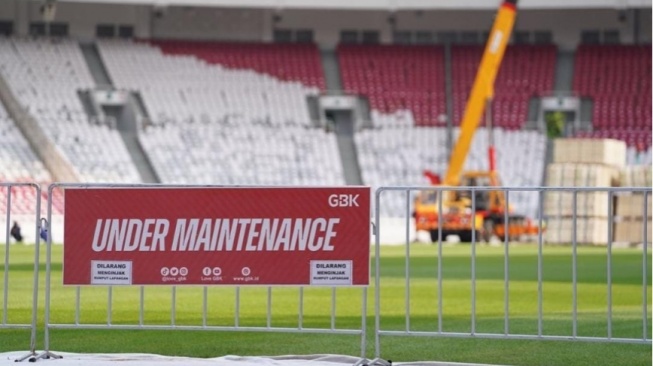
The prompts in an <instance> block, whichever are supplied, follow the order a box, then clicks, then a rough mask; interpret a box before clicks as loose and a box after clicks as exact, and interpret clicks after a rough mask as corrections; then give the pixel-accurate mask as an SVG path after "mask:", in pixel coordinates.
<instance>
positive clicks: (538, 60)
mask: <svg viewBox="0 0 653 366" xmlns="http://www.w3.org/2000/svg"><path fill="white" fill-rule="evenodd" d="M451 53H452V73H453V105H454V110H453V119H454V123H455V124H458V123H460V120H461V119H462V115H463V112H464V110H465V105H466V103H467V98H468V97H469V92H470V90H471V89H472V84H473V83H474V78H475V77H476V72H477V70H478V65H479V63H480V62H481V56H482V55H483V47H482V46H462V45H459V46H453V47H452V50H451ZM555 62H556V47H555V46H553V45H509V46H508V48H507V49H506V53H505V55H504V58H503V61H502V64H501V68H500V70H499V74H498V75H497V80H496V84H495V87H494V89H495V90H494V100H493V102H492V118H493V119H492V120H493V123H494V125H495V126H498V127H504V128H509V129H519V128H521V126H522V125H523V124H524V122H525V121H527V120H528V102H529V100H530V99H531V98H532V97H537V96H540V95H541V94H542V93H544V92H548V91H551V90H553V81H554V73H555Z"/></svg>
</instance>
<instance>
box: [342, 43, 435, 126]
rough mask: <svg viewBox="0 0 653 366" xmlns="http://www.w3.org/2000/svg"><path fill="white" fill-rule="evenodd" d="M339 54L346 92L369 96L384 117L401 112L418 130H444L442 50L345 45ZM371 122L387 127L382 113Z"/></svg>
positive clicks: (374, 106) (395, 46) (374, 107)
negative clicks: (433, 128) (439, 128)
mask: <svg viewBox="0 0 653 366" xmlns="http://www.w3.org/2000/svg"><path fill="white" fill-rule="evenodd" d="M337 54H338V62H339V65H340V72H341V79H342V84H343V88H344V89H345V91H346V92H349V93H355V94H362V95H365V96H366V97H367V98H368V99H369V101H370V106H371V107H372V108H373V109H374V110H376V111H377V112H380V113H381V114H383V115H390V114H394V113H395V112H397V111H400V112H402V113H400V115H407V116H406V118H407V120H408V121H410V120H413V121H414V124H415V125H416V126H438V125H440V126H442V125H444V122H443V121H441V120H440V119H439V116H440V115H441V114H446V109H445V82H444V75H445V73H444V53H443V50H442V48H441V47H437V46H400V45H343V44H341V45H339V46H338V48H337ZM406 118H403V119H404V120H406ZM401 119H402V118H398V120H401ZM372 121H373V123H375V124H376V125H384V124H385V122H388V121H387V120H384V118H383V117H382V116H381V115H379V114H377V115H373V118H372ZM392 121H395V119H394V118H393V119H392Z"/></svg>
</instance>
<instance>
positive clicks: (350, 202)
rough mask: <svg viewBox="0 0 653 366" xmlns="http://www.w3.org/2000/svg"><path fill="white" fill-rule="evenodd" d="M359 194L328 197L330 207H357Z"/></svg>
mask: <svg viewBox="0 0 653 366" xmlns="http://www.w3.org/2000/svg"><path fill="white" fill-rule="evenodd" d="M358 196H360V195H359V194H332V195H330V196H329V206H331V207H358V201H356V200H357V199H358Z"/></svg>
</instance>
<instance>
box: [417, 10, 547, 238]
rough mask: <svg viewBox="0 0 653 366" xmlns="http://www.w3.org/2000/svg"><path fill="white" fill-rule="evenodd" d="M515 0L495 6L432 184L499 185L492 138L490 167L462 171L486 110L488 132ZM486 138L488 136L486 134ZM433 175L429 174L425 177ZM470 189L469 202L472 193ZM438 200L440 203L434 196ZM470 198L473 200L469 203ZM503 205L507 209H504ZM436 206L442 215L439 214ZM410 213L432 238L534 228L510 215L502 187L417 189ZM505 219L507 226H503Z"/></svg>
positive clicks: (485, 235) (534, 231) (518, 234)
mask: <svg viewBox="0 0 653 366" xmlns="http://www.w3.org/2000/svg"><path fill="white" fill-rule="evenodd" d="M516 5H517V0H505V1H504V2H503V3H502V4H501V6H500V7H499V10H498V13H497V16H496V18H495V21H494V25H493V26H492V30H491V31H490V34H489V37H488V41H487V45H486V46H485V51H484V53H483V57H482V59H481V64H480V66H479V69H478V71H477V74H476V78H475V80H474V84H473V86H472V91H471V93H470V96H469V99H468V100H467V105H466V107H465V111H464V114H463V118H462V121H461V124H460V135H459V137H458V141H457V142H456V144H455V147H454V149H453V151H452V153H451V156H450V159H449V166H448V168H447V172H446V174H445V177H444V180H442V181H441V182H437V180H438V179H437V178H436V179H435V180H432V183H438V184H440V185H442V186H450V187H475V186H476V187H481V186H485V187H499V186H500V185H501V183H500V181H499V175H498V172H497V171H496V164H495V151H494V147H493V141H490V147H489V151H488V158H489V171H468V172H463V171H462V169H463V165H464V163H465V160H466V158H467V155H468V153H469V149H470V145H471V142H472V139H473V137H474V133H475V132H476V129H477V128H478V125H479V124H480V120H481V116H482V114H483V111H484V110H485V109H488V110H487V111H486V118H487V119H488V125H489V127H490V136H491V135H492V134H491V121H492V120H491V113H490V110H489V107H490V106H491V101H492V97H493V94H494V80H495V78H496V75H497V73H498V71H499V66H500V65H501V61H502V59H503V55H504V53H505V49H506V46H507V43H508V39H509V38H510V34H511V33H512V28H513V25H514V21H515V15H516ZM490 139H491V138H490ZM430 176H431V177H433V175H430ZM472 192H474V196H475V197H474V199H473V200H472V197H471V193H472ZM440 199H441V201H442V202H441V203H440V202H439V200H440ZM472 201H473V202H472ZM506 208H507V211H506ZM440 210H441V214H440ZM414 217H415V225H416V229H417V230H426V231H428V232H429V233H430V235H431V241H434V242H435V241H438V240H439V239H440V237H441V238H442V240H445V239H446V238H447V236H448V235H458V236H459V238H460V240H461V241H466V242H469V241H471V240H472V239H473V238H476V239H477V240H478V239H480V238H481V237H482V238H484V239H485V240H489V239H490V238H491V237H492V236H496V237H498V238H501V239H503V238H505V237H506V236H508V237H509V238H511V239H516V238H519V237H522V236H523V235H533V234H537V232H538V228H537V227H536V226H533V225H532V224H531V222H530V220H528V219H527V218H525V217H523V216H518V215H515V214H513V213H512V208H510V207H506V201H505V196H504V192H503V191H502V190H499V189H497V190H485V189H483V190H460V189H457V190H443V191H441V193H440V194H438V192H437V191H428V192H422V193H421V194H419V195H417V196H416V197H415V201H414ZM506 218H507V219H508V220H507V221H508V224H507V225H506Z"/></svg>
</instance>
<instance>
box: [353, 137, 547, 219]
mask: <svg viewBox="0 0 653 366" xmlns="http://www.w3.org/2000/svg"><path fill="white" fill-rule="evenodd" d="M458 133H459V130H458V129H457V128H456V129H455V133H454V138H455V137H457V136H458ZM445 138H446V129H445V128H440V127H419V126H418V127H414V128H404V127H396V126H393V127H386V128H380V129H374V130H363V131H361V132H359V133H357V134H356V135H355V139H356V145H357V148H358V157H359V161H360V165H361V171H362V172H363V180H364V181H365V182H366V183H367V184H370V185H371V186H373V187H379V186H392V185H399V186H411V185H423V186H424V185H429V181H428V180H427V179H426V178H425V177H424V175H423V172H424V171H425V170H432V171H435V172H440V173H442V172H444V171H446V167H447V164H448V163H449V161H448V157H447V151H446V143H445ZM494 139H495V144H496V146H497V147H498V149H497V168H498V170H499V171H500V172H501V178H502V181H503V184H504V185H506V186H510V187H516V186H523V187H529V186H531V187H532V186H539V185H541V183H542V173H543V169H544V163H545V161H546V159H545V157H546V137H545V136H544V135H542V134H540V133H538V132H536V131H514V130H509V129H503V128H497V129H495V130H494ZM488 141H489V139H488V131H487V130H486V129H485V128H479V130H478V131H477V133H476V135H475V137H474V140H473V143H472V150H471V151H470V153H469V156H468V157H467V161H466V163H465V170H487V164H488V160H487V148H488ZM387 195H388V196H387V197H386V198H387V199H385V201H384V202H385V205H384V206H382V207H381V212H382V214H383V216H389V217H401V216H403V215H405V211H406V207H405V206H406V204H405V195H404V194H403V193H400V194H395V193H394V192H393V193H387ZM510 202H511V204H514V206H515V207H516V209H517V210H518V211H517V213H520V214H524V215H527V216H530V217H535V214H536V210H537V196H536V195H533V194H530V193H528V192H515V193H513V194H512V195H511V196H510Z"/></svg>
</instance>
